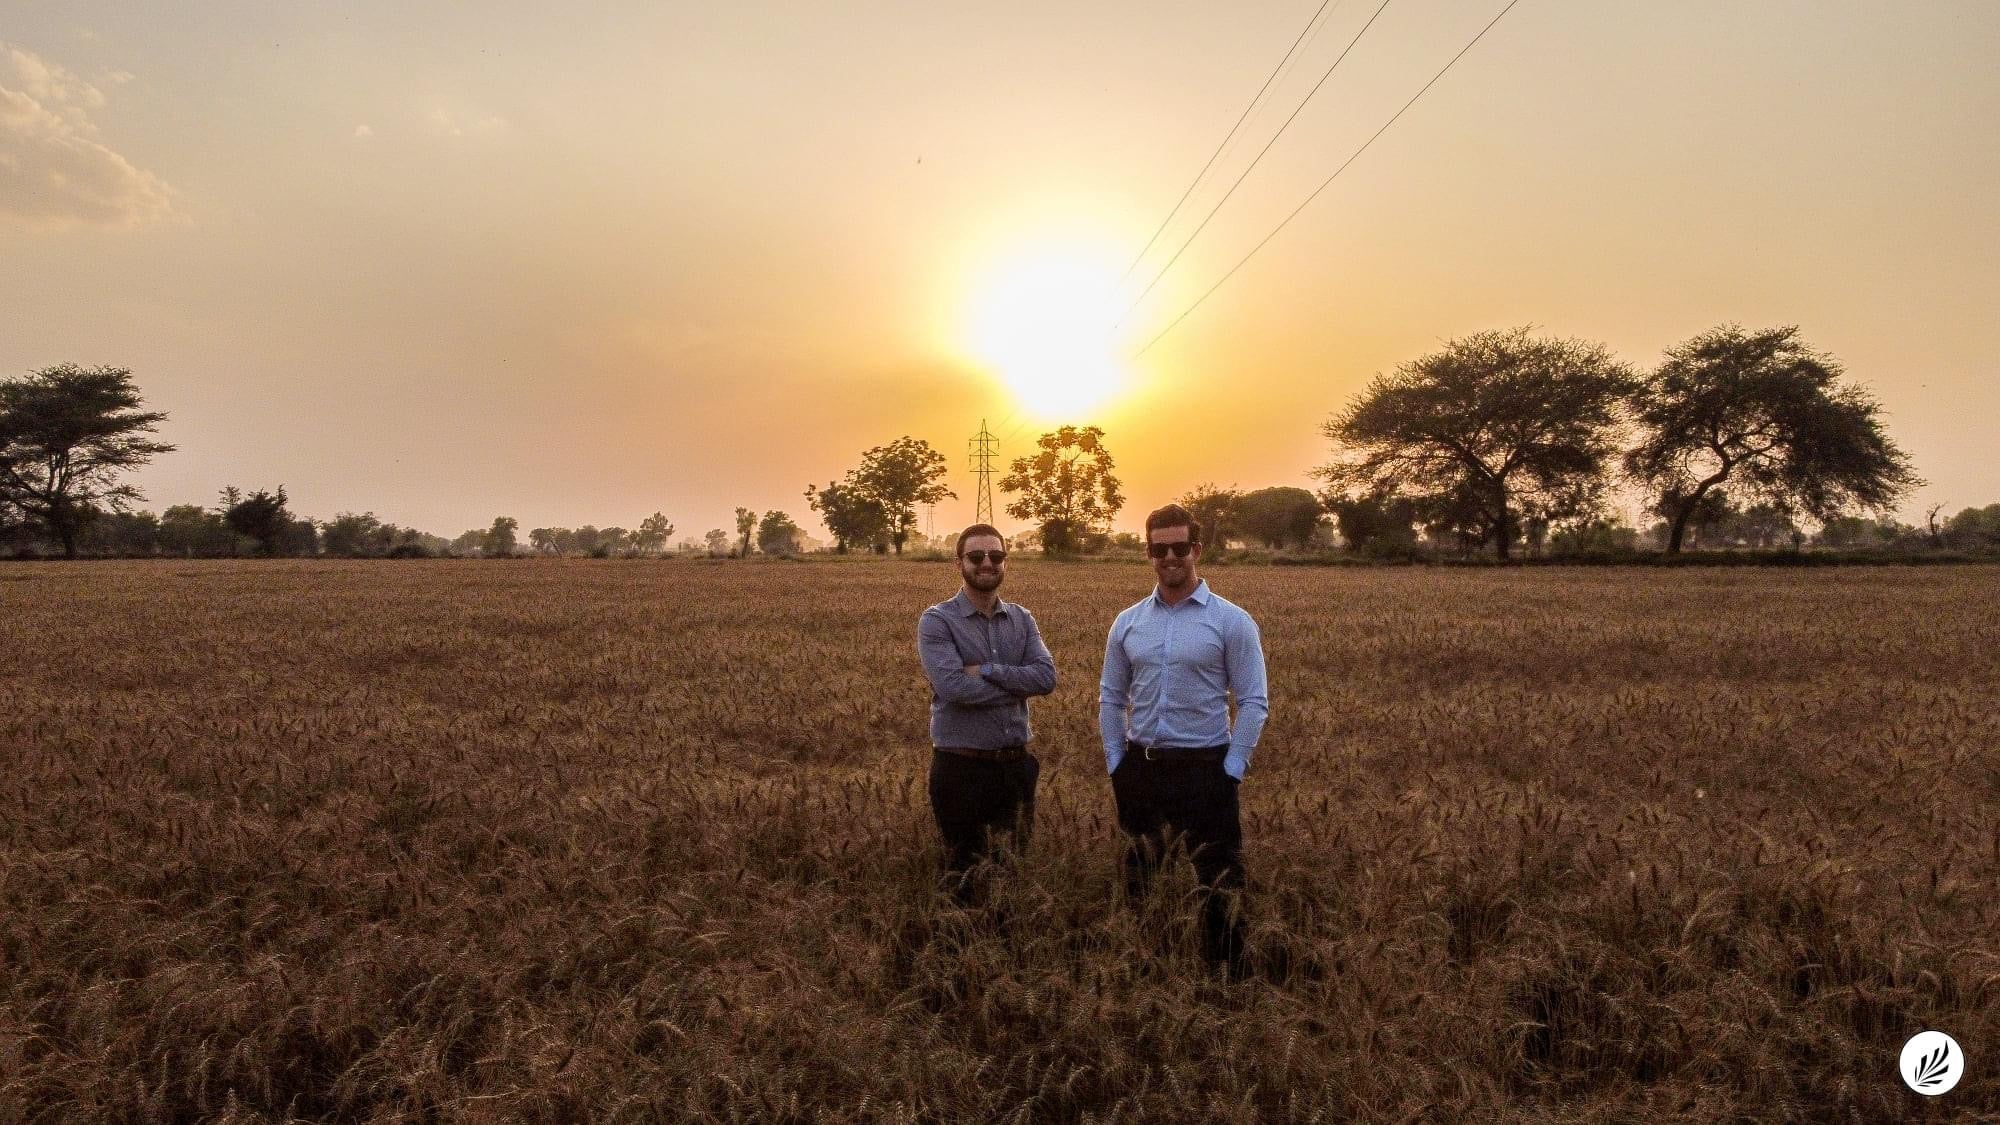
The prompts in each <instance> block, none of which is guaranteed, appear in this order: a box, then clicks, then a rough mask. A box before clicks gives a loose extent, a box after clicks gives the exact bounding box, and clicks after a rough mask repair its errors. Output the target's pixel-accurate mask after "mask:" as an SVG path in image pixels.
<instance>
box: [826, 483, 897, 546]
mask: <svg viewBox="0 0 2000 1125" xmlns="http://www.w3.org/2000/svg"><path fill="white" fill-rule="evenodd" d="M848 475H849V478H850V480H851V479H852V477H853V474H851V473H850V474H848ZM806 504H807V505H808V506H810V507H811V508H812V510H813V511H815V512H818V513H819V518H820V522H821V523H824V524H825V525H826V529H827V531H828V532H829V533H831V534H832V535H833V549H834V550H835V551H837V552H839V553H841V554H846V553H847V549H848V548H849V547H855V546H861V547H873V548H876V549H878V550H879V549H881V548H883V547H886V546H888V542H889V514H888V513H887V512H885V511H883V509H882V503H881V501H879V500H876V499H874V498H872V497H869V496H864V495H862V493H861V490H860V489H859V488H858V487H857V486H855V485H853V484H851V483H849V484H841V483H837V482H834V481H828V482H827V485H826V487H825V488H819V489H815V488H814V487H813V486H812V485H807V486H806Z"/></svg>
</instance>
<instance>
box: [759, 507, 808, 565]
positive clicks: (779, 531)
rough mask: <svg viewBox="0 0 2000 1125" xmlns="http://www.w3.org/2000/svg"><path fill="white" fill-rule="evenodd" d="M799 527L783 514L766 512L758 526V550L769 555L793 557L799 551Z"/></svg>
mask: <svg viewBox="0 0 2000 1125" xmlns="http://www.w3.org/2000/svg"><path fill="white" fill-rule="evenodd" d="M800 534H802V533H801V532H800V531H799V525H798V524H796V523H793V522H792V517H790V516H788V515H786V514H785V513H783V512H765V513H764V518H763V519H762V520H760V521H758V524H757V549H758V550H760V551H762V552H764V553H765V554H767V555H792V554H795V553H796V552H797V551H798V549H799V536H800Z"/></svg>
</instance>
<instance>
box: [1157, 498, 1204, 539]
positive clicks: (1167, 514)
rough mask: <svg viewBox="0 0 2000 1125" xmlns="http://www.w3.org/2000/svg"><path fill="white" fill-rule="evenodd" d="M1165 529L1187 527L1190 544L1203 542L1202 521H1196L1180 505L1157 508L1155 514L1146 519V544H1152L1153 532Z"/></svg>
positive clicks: (1190, 513) (1192, 515)
mask: <svg viewBox="0 0 2000 1125" xmlns="http://www.w3.org/2000/svg"><path fill="white" fill-rule="evenodd" d="M1163 527H1185V528H1187V529H1188V542H1190V543H1199V542H1201V521H1200V520H1197V519H1195V518H1194V514H1193V513H1192V512H1189V511H1188V510H1187V509H1186V508H1183V507H1181V506H1180V505H1179V504H1169V505H1167V506H1166V507H1164V508H1155V509H1154V510H1153V513H1152V514H1151V515H1149V516H1147V517H1146V542H1148V543H1151V542H1152V541H1153V532H1155V531H1158V530H1159V529H1160V528H1163Z"/></svg>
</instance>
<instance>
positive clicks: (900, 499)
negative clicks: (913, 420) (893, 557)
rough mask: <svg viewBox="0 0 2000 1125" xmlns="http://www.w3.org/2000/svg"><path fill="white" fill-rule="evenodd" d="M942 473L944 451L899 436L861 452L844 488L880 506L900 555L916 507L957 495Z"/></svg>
mask: <svg viewBox="0 0 2000 1125" xmlns="http://www.w3.org/2000/svg"><path fill="white" fill-rule="evenodd" d="M944 475H945V459H944V454H942V453H939V452H938V451H937V450H935V449H932V448H931V446H930V443H929V442H926V441H924V440H922V439H921V438H913V437H899V438H897V439H896V440H895V441H892V442H890V443H889V444H887V445H878V446H876V447H875V448H873V449H870V450H869V451H868V452H866V453H863V454H862V455H861V464H860V466H859V467H857V468H855V469H854V470H853V471H852V472H850V473H848V474H847V487H848V488H850V489H852V490H853V491H854V493H855V494H856V495H858V496H859V497H861V498H862V499H864V500H870V501H873V502H874V503H875V504H876V505H878V506H880V508H881V510H882V519H883V522H884V523H885V525H886V531H887V533H888V536H889V543H890V544H891V545H892V546H893V547H895V549H896V553H897V554H899V555H900V554H902V553H903V544H904V543H905V542H907V541H908V540H909V538H910V534H911V533H912V532H914V531H915V530H916V529H917V507H918V506H919V505H924V504H936V503H940V502H942V501H944V500H947V499H955V498H956V497H957V493H955V492H953V491H952V490H951V489H949V488H947V487H945V484H944ZM828 530H829V531H831V530H832V528H828Z"/></svg>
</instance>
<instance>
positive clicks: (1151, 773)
mask: <svg viewBox="0 0 2000 1125" xmlns="http://www.w3.org/2000/svg"><path fill="white" fill-rule="evenodd" d="M1228 750H1229V748H1228V747H1227V746H1219V747H1210V748H1208V749H1205V750H1154V751H1152V752H1151V760H1148V755H1147V751H1146V749H1145V747H1142V746H1137V745H1132V746H1128V747H1127V748H1126V750H1125V756H1124V757H1123V758H1121V759H1119V762H1118V769H1117V770H1116V771H1115V772H1113V773H1112V775H1111V792H1112V795H1113V796H1114V797H1115V798H1116V799H1117V801H1118V827H1119V828H1120V829H1121V830H1123V831H1124V833H1125V834H1126V835H1127V836H1129V837H1131V846H1130V847H1129V848H1127V849H1126V852H1125V859H1124V864H1123V867H1124V872H1125V890H1126V893H1127V894H1129V895H1132V896H1134V897H1137V896H1138V895H1139V894H1141V893H1142V892H1144V890H1145V889H1146V884H1147V883H1148V882H1150V881H1151V880H1152V877H1153V873H1154V872H1155V871H1157V870H1159V867H1160V862H1161V860H1162V859H1164V858H1165V856H1166V853H1167V849H1168V848H1169V846H1171V845H1172V843H1173V842H1174V840H1175V839H1176V838H1178V839H1179V840H1180V841H1181V842H1182V843H1184V844H1185V845H1186V847H1187V850H1188V854H1189V855H1190V856H1192V857H1193V859H1194V873H1195V878H1196V879H1198V880H1199V881H1200V882H1201V886H1202V904H1201V923H1202V952H1203V953H1204V954H1206V955H1207V957H1208V959H1209V960H1210V961H1213V962H1217V963H1223V964H1227V965H1229V966H1231V967H1232V968H1241V965H1242V958H1243V929H1244V927H1243V919H1242V918H1241V916H1240V915H1239V913H1238V911H1237V910H1236V909H1235V907H1236V902H1235V900H1236V898H1237V895H1236V892H1237V891H1239V890H1241V889H1242V887H1243V882H1244V876H1243V825H1242V821H1241V819H1240V817H1239V816H1238V812H1237V804H1236V787H1237V781H1236V779H1235V778H1233V777H1230V776H1229V774H1228V772H1227V771H1225V770H1224V769H1223V768H1222V761H1223V758H1224V756H1225V755H1226V754H1227V753H1228Z"/></svg>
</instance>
